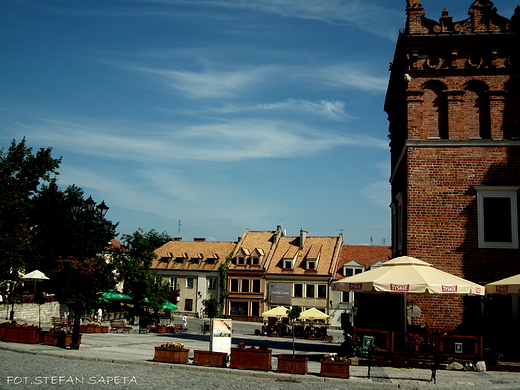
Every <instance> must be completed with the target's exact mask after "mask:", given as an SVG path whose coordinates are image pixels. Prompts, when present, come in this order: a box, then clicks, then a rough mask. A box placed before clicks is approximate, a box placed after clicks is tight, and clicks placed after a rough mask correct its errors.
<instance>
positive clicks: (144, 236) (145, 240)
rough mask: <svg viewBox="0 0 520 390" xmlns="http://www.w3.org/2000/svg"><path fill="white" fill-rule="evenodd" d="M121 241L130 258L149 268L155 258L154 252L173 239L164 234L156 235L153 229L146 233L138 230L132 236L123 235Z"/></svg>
mask: <svg viewBox="0 0 520 390" xmlns="http://www.w3.org/2000/svg"><path fill="white" fill-rule="evenodd" d="M122 239H123V242H124V244H125V247H126V248H128V250H129V255H130V257H132V258H134V259H136V260H138V261H140V262H142V263H143V264H144V265H145V266H146V267H149V266H150V264H151V262H152V260H153V259H155V258H156V257H157V256H156V254H155V252H154V251H155V250H156V249H157V248H159V247H160V246H162V245H164V244H166V243H167V242H169V241H172V240H173V237H171V236H170V235H169V234H168V233H166V232H162V233H158V232H157V231H156V230H154V229H152V230H150V231H149V232H146V233H145V232H144V231H143V230H142V229H138V230H136V231H135V232H134V233H132V234H124V235H123V236H122Z"/></svg>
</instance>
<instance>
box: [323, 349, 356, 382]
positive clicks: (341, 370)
mask: <svg viewBox="0 0 520 390" xmlns="http://www.w3.org/2000/svg"><path fill="white" fill-rule="evenodd" d="M320 375H321V376H334V377H338V378H350V359H349V358H346V357H344V356H338V355H337V354H330V355H324V356H323V359H322V360H321V369H320Z"/></svg>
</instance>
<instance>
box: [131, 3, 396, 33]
mask: <svg viewBox="0 0 520 390" xmlns="http://www.w3.org/2000/svg"><path fill="white" fill-rule="evenodd" d="M134 1H137V2H143V3H156V4H171V5H179V4H180V5H182V4H189V5H190V6H205V7H215V8H217V7H218V8H227V9H249V10H252V11H258V12H263V13H269V14H276V15H281V16H284V17H287V18H300V19H313V20H322V21H324V22H326V23H331V24H348V25H351V26H354V27H355V28H358V29H359V30H361V31H366V32H368V33H371V34H375V35H377V36H380V37H384V38H388V39H391V40H394V39H395V35H396V31H397V29H398V28H399V27H400V26H398V25H397V24H396V20H397V21H400V20H401V19H402V13H401V12H397V11H396V10H393V9H391V8H388V7H382V6H380V5H378V4H376V3H374V2H371V1H362V0H298V1H294V0H211V1H209V0H134Z"/></svg>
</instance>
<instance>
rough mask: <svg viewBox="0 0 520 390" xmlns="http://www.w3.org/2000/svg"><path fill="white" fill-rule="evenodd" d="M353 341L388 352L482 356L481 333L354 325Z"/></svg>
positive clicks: (445, 355)
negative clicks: (385, 329) (395, 330)
mask: <svg viewBox="0 0 520 390" xmlns="http://www.w3.org/2000/svg"><path fill="white" fill-rule="evenodd" d="M353 341H354V342H356V341H358V342H359V343H361V346H362V347H366V348H370V347H372V346H373V347H376V349H378V350H380V351H388V352H423V353H431V354H437V355H440V356H444V357H461V358H482V357H483V355H484V345H483V338H482V337H481V336H470V335H461V334H456V333H439V332H436V333H432V332H424V333H411V332H393V331H384V330H375V329H358V328H356V329H354V334H353Z"/></svg>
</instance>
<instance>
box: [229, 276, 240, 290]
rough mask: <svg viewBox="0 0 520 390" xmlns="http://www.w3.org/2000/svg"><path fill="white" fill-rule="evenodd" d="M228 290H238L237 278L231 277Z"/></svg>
mask: <svg viewBox="0 0 520 390" xmlns="http://www.w3.org/2000/svg"><path fill="white" fill-rule="evenodd" d="M230 290H231V291H233V292H238V279H231V286H230Z"/></svg>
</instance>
